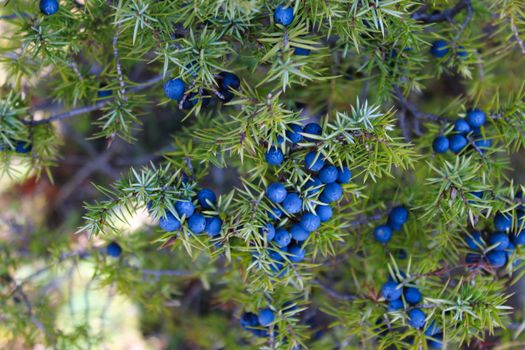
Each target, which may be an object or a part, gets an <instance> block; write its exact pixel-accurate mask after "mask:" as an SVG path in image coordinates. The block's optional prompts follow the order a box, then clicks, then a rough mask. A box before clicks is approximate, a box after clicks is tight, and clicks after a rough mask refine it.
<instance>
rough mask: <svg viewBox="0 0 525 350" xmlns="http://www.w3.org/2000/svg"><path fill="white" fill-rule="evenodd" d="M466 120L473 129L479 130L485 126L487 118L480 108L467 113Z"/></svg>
mask: <svg viewBox="0 0 525 350" xmlns="http://www.w3.org/2000/svg"><path fill="white" fill-rule="evenodd" d="M466 119H467V123H469V125H470V126H471V127H472V128H479V127H482V126H483V125H485V122H486V121H487V116H486V115H485V113H483V112H482V111H481V110H480V109H479V108H474V109H473V110H471V111H469V112H468V113H467V118H466Z"/></svg>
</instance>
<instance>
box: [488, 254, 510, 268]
mask: <svg viewBox="0 0 525 350" xmlns="http://www.w3.org/2000/svg"><path fill="white" fill-rule="evenodd" d="M486 257H487V261H488V263H489V264H490V265H492V266H493V267H495V268H498V267H503V266H505V264H506V263H507V254H505V252H504V251H501V250H491V251H490V252H488V253H487V255H486Z"/></svg>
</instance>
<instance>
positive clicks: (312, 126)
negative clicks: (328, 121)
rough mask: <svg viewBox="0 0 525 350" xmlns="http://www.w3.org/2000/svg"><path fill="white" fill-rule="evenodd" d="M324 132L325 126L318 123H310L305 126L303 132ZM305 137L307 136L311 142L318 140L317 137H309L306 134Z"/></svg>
mask: <svg viewBox="0 0 525 350" xmlns="http://www.w3.org/2000/svg"><path fill="white" fill-rule="evenodd" d="M322 133H323V128H322V127H321V125H319V124H317V123H308V124H306V125H305V126H304V128H303V134H309V135H317V136H319V135H321V134H322ZM304 138H305V140H306V141H309V142H315V141H316V139H314V138H311V137H308V136H305V137H304Z"/></svg>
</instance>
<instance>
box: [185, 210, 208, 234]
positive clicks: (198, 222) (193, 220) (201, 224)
mask: <svg viewBox="0 0 525 350" xmlns="http://www.w3.org/2000/svg"><path fill="white" fill-rule="evenodd" d="M188 228H189V229H190V231H191V232H193V233H194V234H199V233H201V232H203V231H204V230H205V228H206V218H205V217H204V216H202V215H201V214H199V213H195V214H193V215H192V216H190V218H189V219H188Z"/></svg>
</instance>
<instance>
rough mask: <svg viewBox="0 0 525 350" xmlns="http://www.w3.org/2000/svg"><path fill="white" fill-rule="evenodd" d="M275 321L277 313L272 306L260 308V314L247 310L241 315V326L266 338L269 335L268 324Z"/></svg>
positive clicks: (257, 335)
mask: <svg viewBox="0 0 525 350" xmlns="http://www.w3.org/2000/svg"><path fill="white" fill-rule="evenodd" d="M274 321H275V313H274V312H273V310H272V309H270V308H264V309H261V310H259V313H258V314H254V313H252V312H245V313H243V314H242V316H241V320H240V323H241V327H242V328H243V329H245V330H247V331H249V332H251V333H252V334H253V335H255V336H256V337H261V338H265V337H267V336H268V335H269V333H268V326H270V325H271V324H272V323H273V322H274Z"/></svg>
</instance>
